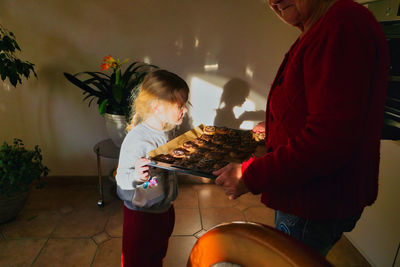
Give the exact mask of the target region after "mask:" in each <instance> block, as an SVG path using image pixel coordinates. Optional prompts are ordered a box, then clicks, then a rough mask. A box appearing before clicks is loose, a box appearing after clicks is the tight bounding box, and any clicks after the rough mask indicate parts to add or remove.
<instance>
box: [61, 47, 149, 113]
mask: <svg viewBox="0 0 400 267" xmlns="http://www.w3.org/2000/svg"><path fill="white" fill-rule="evenodd" d="M103 61H104V62H103V64H101V68H102V70H103V71H104V70H109V69H112V70H113V72H112V74H111V75H107V74H105V73H103V72H97V71H95V72H92V71H85V72H79V73H76V74H73V75H72V74H69V73H65V72H64V76H65V78H67V80H68V81H70V82H71V83H73V84H74V85H76V86H78V87H79V88H80V89H82V90H83V95H84V98H83V100H84V101H85V100H88V101H89V106H90V104H91V103H92V101H93V100H95V99H97V104H98V107H99V113H100V114H101V115H104V114H105V113H110V114H117V115H124V116H125V117H126V119H127V120H128V119H129V116H130V105H131V101H132V98H133V99H135V98H136V95H137V92H138V86H139V85H140V84H141V83H142V81H143V79H144V77H145V76H146V74H147V73H148V72H149V71H151V70H152V68H157V66H154V65H150V64H147V63H143V62H137V61H136V62H133V63H132V64H130V65H129V66H128V67H127V68H126V69H125V71H123V70H122V68H121V67H122V65H124V64H125V63H126V62H127V61H128V59H126V60H124V61H123V62H120V61H119V59H114V58H113V57H112V56H111V55H108V56H107V57H105V58H104V60H103ZM81 76H83V78H79V77H81Z"/></svg>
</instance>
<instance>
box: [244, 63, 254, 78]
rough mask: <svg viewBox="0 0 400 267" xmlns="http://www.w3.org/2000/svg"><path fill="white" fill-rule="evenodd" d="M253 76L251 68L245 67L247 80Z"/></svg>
mask: <svg viewBox="0 0 400 267" xmlns="http://www.w3.org/2000/svg"><path fill="white" fill-rule="evenodd" d="M253 75H254V71H253V69H252V68H251V67H249V66H247V67H246V76H247V77H249V78H253Z"/></svg>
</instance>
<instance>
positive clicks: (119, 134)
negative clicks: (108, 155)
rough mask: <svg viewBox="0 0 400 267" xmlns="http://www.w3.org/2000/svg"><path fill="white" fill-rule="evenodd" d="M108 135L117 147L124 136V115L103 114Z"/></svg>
mask: <svg viewBox="0 0 400 267" xmlns="http://www.w3.org/2000/svg"><path fill="white" fill-rule="evenodd" d="M104 119H105V121H106V129H107V133H108V136H109V137H110V138H111V140H112V141H113V143H114V144H115V145H116V146H117V147H121V144H122V141H123V140H124V138H125V135H126V132H125V128H126V120H125V116H124V115H114V114H109V113H106V114H105V115H104Z"/></svg>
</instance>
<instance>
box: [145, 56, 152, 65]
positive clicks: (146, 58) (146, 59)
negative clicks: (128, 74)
mask: <svg viewBox="0 0 400 267" xmlns="http://www.w3.org/2000/svg"><path fill="white" fill-rule="evenodd" d="M143 62H144V63H146V64H150V62H151V60H150V57H147V56H146V57H144V58H143Z"/></svg>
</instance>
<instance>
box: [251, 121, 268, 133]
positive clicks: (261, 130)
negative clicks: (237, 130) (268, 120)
mask: <svg viewBox="0 0 400 267" xmlns="http://www.w3.org/2000/svg"><path fill="white" fill-rule="evenodd" d="M253 132H255V133H264V132H265V121H262V122H260V123H258V124H257V125H256V126H254V128H253Z"/></svg>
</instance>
